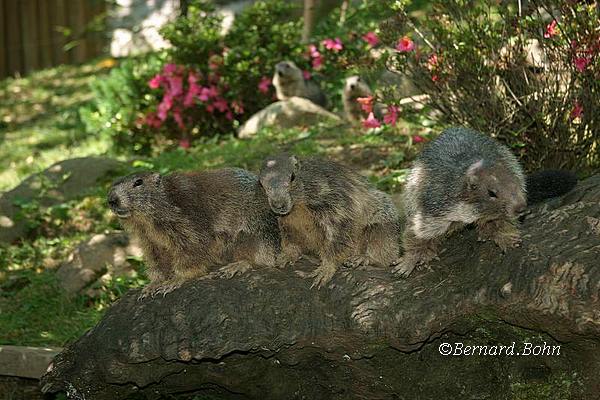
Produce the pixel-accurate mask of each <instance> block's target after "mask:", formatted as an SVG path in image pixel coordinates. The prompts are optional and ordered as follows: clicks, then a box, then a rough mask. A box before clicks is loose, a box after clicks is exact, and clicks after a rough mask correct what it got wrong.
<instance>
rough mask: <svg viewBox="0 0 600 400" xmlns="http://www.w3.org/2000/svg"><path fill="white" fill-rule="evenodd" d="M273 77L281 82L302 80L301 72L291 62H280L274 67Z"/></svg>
mask: <svg viewBox="0 0 600 400" xmlns="http://www.w3.org/2000/svg"><path fill="white" fill-rule="evenodd" d="M275 75H276V76H277V77H278V78H279V79H280V80H283V81H296V80H304V76H303V75H302V70H301V69H300V68H298V66H296V64H294V63H293V62H292V61H281V62H279V63H277V65H275Z"/></svg>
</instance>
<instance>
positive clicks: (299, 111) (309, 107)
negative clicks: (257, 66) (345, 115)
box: [238, 97, 341, 139]
mask: <svg viewBox="0 0 600 400" xmlns="http://www.w3.org/2000/svg"><path fill="white" fill-rule="evenodd" d="M326 120H329V121H335V122H341V118H340V117H339V116H337V115H336V114H334V113H332V112H329V111H327V110H326V109H324V108H323V107H320V106H318V105H316V104H315V103H313V102H312V101H310V100H308V99H305V98H302V97H291V98H289V99H287V100H283V101H277V102H275V103H272V104H269V105H268V106H267V107H265V108H264V109H262V110H260V111H259V112H257V113H256V114H254V115H253V116H252V117H250V119H249V120H248V121H246V122H245V123H244V125H242V126H241V127H240V130H239V132H238V136H239V137H240V138H244V139H247V138H251V137H253V136H254V135H256V134H257V133H258V132H259V131H260V130H261V129H263V128H265V127H270V126H278V127H281V128H284V129H285V128H292V127H294V126H301V125H314V124H316V123H317V122H319V121H326Z"/></svg>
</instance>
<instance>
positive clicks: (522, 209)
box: [513, 201, 527, 215]
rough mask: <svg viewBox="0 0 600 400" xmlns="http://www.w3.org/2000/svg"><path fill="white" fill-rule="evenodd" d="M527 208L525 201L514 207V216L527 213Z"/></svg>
mask: <svg viewBox="0 0 600 400" xmlns="http://www.w3.org/2000/svg"><path fill="white" fill-rule="evenodd" d="M526 208H527V203H525V202H524V201H522V202H518V203H516V204H514V205H513V214H515V215H519V214H522V213H523V212H525V209H526Z"/></svg>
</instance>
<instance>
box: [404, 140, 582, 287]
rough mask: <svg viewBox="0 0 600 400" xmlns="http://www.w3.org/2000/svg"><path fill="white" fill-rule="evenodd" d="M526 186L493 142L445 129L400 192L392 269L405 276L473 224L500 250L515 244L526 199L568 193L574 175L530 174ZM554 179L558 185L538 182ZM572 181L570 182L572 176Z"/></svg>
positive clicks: (518, 170) (506, 152) (482, 237)
mask: <svg viewBox="0 0 600 400" xmlns="http://www.w3.org/2000/svg"><path fill="white" fill-rule="evenodd" d="M531 177H532V178H533V179H528V183H527V185H529V186H531V189H532V194H531V195H530V196H529V197H527V194H526V181H525V177H524V175H523V170H522V169H521V166H520V164H519V162H518V160H517V158H516V157H515V156H514V155H513V154H512V153H511V152H510V150H509V149H508V148H507V147H506V146H504V145H502V144H500V143H499V142H497V141H496V140H494V139H492V138H490V137H488V136H485V135H483V134H481V133H479V132H476V131H473V130H471V129H466V128H449V129H446V130H445V131H444V132H443V133H442V134H441V135H440V136H439V137H438V138H437V139H436V140H434V141H433V142H431V143H430V144H429V145H428V146H427V147H426V148H425V149H424V150H423V152H422V153H421V155H420V156H419V157H417V159H416V161H415V162H414V165H413V167H412V169H411V171H410V173H409V175H408V178H407V181H406V186H405V188H404V192H403V204H404V207H405V209H406V219H407V222H406V229H405V231H404V238H403V245H404V256H403V257H402V259H401V262H400V264H399V265H398V266H397V267H396V268H394V272H395V273H398V274H400V276H402V277H407V276H408V275H410V273H411V272H412V271H413V269H414V268H415V267H416V266H417V265H419V264H423V265H427V263H428V262H429V261H430V260H431V259H433V258H434V257H435V256H436V253H437V245H438V243H439V242H440V241H441V240H442V238H443V237H444V236H445V235H446V234H449V233H451V232H453V231H455V230H457V229H460V228H462V227H463V226H465V225H466V224H470V223H475V224H476V225H477V230H478V233H479V238H480V240H488V239H491V240H493V241H494V242H495V243H496V244H497V245H498V246H499V247H500V248H501V249H502V250H503V251H506V250H507V249H509V248H511V247H514V246H517V245H518V244H519V243H520V235H519V230H518V228H517V226H516V225H515V224H516V217H517V216H518V215H519V214H520V213H521V212H523V211H524V210H525V208H526V206H527V200H529V203H532V202H534V201H539V200H542V199H545V198H549V197H553V196H557V195H560V194H563V193H566V192H568V191H569V190H571V189H572V188H573V186H575V183H576V181H577V180H576V177H575V176H574V175H573V174H571V173H569V172H564V171H545V172H542V173H538V174H534V175H532V176H531ZM554 178H555V180H556V179H557V180H558V181H559V182H561V184H560V188H558V187H557V188H555V189H556V190H555V189H551V188H546V190H541V188H540V187H539V185H538V184H537V183H541V184H544V182H546V183H548V184H549V183H550V182H552V181H553V179H554ZM573 179H574V180H573Z"/></svg>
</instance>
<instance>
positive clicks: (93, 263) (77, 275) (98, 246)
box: [56, 232, 142, 293]
mask: <svg viewBox="0 0 600 400" xmlns="http://www.w3.org/2000/svg"><path fill="white" fill-rule="evenodd" d="M141 256H142V250H141V248H140V247H139V246H138V245H137V244H135V243H131V242H130V241H129V238H128V237H127V235H126V234H125V233H123V232H112V233H109V234H98V235H94V236H93V237H92V238H91V239H90V240H88V241H87V242H84V243H82V244H80V245H79V246H77V248H76V249H75V251H74V252H73V253H72V254H71V255H70V256H69V258H68V259H67V261H66V262H65V263H63V264H62V265H61V266H60V268H59V269H58V271H56V276H57V277H58V279H59V282H60V285H61V286H62V288H63V289H65V290H66V291H67V292H69V293H78V292H80V291H82V290H83V289H85V288H86V287H88V286H89V285H91V284H92V283H93V282H96V281H97V280H98V279H101V278H102V277H104V276H123V275H127V276H131V275H132V274H133V273H134V269H133V267H132V265H131V263H130V262H129V261H128V260H127V258H128V257H141ZM107 274H108V275H107Z"/></svg>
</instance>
